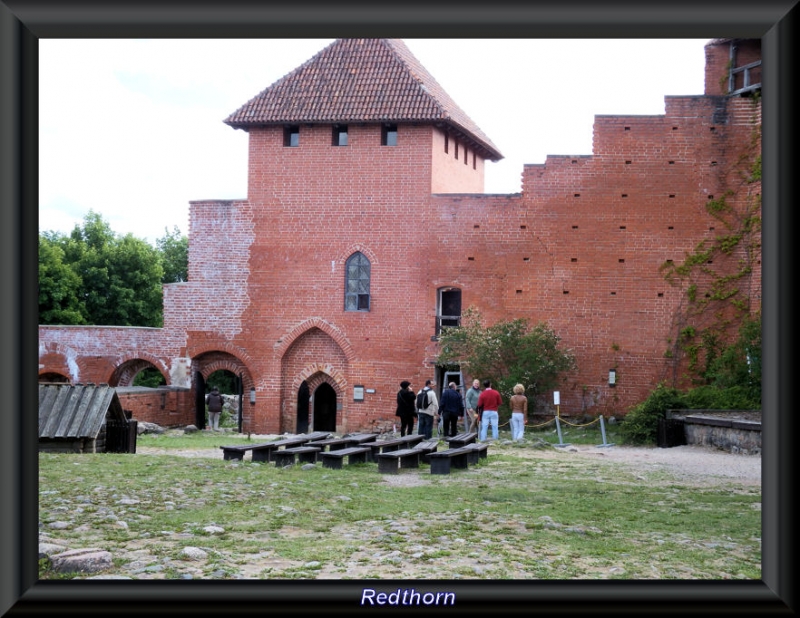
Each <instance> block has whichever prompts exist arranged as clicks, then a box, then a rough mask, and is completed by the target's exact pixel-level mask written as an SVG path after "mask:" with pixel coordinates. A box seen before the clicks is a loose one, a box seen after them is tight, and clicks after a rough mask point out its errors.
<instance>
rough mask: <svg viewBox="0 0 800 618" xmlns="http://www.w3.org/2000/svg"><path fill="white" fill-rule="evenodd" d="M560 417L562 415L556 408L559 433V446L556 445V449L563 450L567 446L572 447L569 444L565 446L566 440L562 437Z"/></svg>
mask: <svg viewBox="0 0 800 618" xmlns="http://www.w3.org/2000/svg"><path fill="white" fill-rule="evenodd" d="M560 416H561V413H560V412H559V410H558V406H556V430H557V431H558V444H556V445H555V446H556V448H563V447H565V446H571V444H570V443H569V442H568V443H566V444H565V443H564V438H563V437H562V436H561V423H560V422H559V417H560Z"/></svg>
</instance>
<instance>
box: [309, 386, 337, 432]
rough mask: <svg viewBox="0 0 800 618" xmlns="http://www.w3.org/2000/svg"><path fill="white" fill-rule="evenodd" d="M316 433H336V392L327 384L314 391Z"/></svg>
mask: <svg viewBox="0 0 800 618" xmlns="http://www.w3.org/2000/svg"><path fill="white" fill-rule="evenodd" d="M314 431H336V391H335V390H333V387H332V386H331V385H330V384H328V383H327V382H325V383H323V384H320V385H319V386H318V387H317V390H315V391H314Z"/></svg>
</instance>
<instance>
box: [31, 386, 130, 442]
mask: <svg viewBox="0 0 800 618" xmlns="http://www.w3.org/2000/svg"><path fill="white" fill-rule="evenodd" d="M107 418H114V419H118V420H121V421H124V420H125V412H124V411H123V409H122V404H121V403H120V401H119V397H118V396H117V392H116V390H115V389H114V388H113V387H111V386H109V385H108V384H97V385H95V384H40V385H39V439H40V440H41V439H42V438H96V437H97V435H98V434H99V433H100V430H101V429H102V428H103V425H104V424H105V422H106V419H107Z"/></svg>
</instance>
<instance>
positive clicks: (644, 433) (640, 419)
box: [620, 383, 686, 444]
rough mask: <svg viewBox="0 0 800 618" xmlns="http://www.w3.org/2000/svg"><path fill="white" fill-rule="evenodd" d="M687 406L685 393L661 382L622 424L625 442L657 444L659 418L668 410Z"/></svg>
mask: <svg viewBox="0 0 800 618" xmlns="http://www.w3.org/2000/svg"><path fill="white" fill-rule="evenodd" d="M685 407H686V404H685V403H684V400H683V395H682V394H681V393H680V392H679V391H678V390H677V389H675V388H671V387H667V386H665V385H664V384H663V383H662V384H659V385H658V386H657V387H656V388H655V390H654V391H653V392H652V393H650V395H649V396H648V397H647V399H645V400H644V401H643V402H641V403H640V404H637V405H636V406H634V407H633V408H632V409H631V411H630V412H628V414H626V415H625V420H624V422H623V423H622V425H621V426H620V434H621V435H622V440H623V442H625V443H627V444H655V442H656V439H657V437H658V419H661V418H665V417H666V414H667V410H679V409H683V408H685Z"/></svg>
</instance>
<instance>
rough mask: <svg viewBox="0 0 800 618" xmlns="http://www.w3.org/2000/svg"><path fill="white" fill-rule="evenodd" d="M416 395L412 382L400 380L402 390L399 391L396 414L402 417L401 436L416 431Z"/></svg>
mask: <svg viewBox="0 0 800 618" xmlns="http://www.w3.org/2000/svg"><path fill="white" fill-rule="evenodd" d="M416 399H417V398H416V396H415V395H414V391H413V390H411V382H409V381H408V380H403V381H402V382H400V390H399V391H397V412H395V416H399V417H400V437H403V436H406V435H411V433H412V432H413V431H414V419H415V418H416V416H417V410H416V405H415V404H416Z"/></svg>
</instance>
